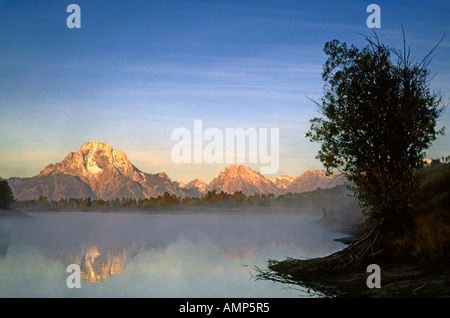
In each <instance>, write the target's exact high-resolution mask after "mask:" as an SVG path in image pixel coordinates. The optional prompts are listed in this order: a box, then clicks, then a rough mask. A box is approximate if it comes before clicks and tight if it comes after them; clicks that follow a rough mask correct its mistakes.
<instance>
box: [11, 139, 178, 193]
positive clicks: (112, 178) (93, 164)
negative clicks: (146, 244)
mask: <svg viewBox="0 0 450 318" xmlns="http://www.w3.org/2000/svg"><path fill="white" fill-rule="evenodd" d="M8 183H9V184H10V186H11V188H12V190H13V193H14V196H15V197H16V199H18V200H31V199H36V198H37V197H39V196H40V195H44V196H46V197H47V198H48V199H50V200H59V199H61V198H71V197H91V199H97V198H102V199H105V200H109V199H114V198H116V197H118V198H122V197H127V198H149V197H154V196H158V195H162V194H164V192H169V193H170V194H175V195H177V196H181V197H183V196H184V192H183V191H182V190H181V189H180V188H179V187H177V186H176V185H175V184H174V183H173V182H172V181H171V180H170V178H169V177H168V176H167V175H166V174H165V173H159V174H149V173H144V172H142V171H140V170H139V169H138V168H136V167H135V166H134V165H133V164H132V163H131V162H130V161H129V160H128V158H127V156H126V154H125V153H124V152H123V151H121V150H115V149H113V148H112V147H111V146H110V145H108V144H106V143H97V142H92V141H90V142H87V143H85V144H84V145H83V146H82V147H81V148H80V150H79V151H78V152H71V153H69V154H68V155H67V156H66V157H65V158H64V160H62V161H61V162H59V163H56V164H50V165H48V166H47V167H46V168H45V169H44V170H43V171H42V172H41V173H40V174H39V175H37V176H35V177H32V178H25V179H21V178H10V179H8Z"/></svg>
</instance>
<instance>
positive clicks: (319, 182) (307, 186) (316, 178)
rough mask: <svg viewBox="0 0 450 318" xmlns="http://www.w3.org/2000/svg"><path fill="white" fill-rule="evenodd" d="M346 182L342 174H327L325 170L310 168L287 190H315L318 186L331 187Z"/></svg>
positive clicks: (298, 191)
mask: <svg viewBox="0 0 450 318" xmlns="http://www.w3.org/2000/svg"><path fill="white" fill-rule="evenodd" d="M345 182H346V179H345V178H344V177H343V176H341V175H331V176H327V175H326V172H325V170H309V171H306V172H305V173H303V174H302V175H300V176H299V177H297V178H295V179H294V180H293V181H292V182H291V183H290V184H289V185H288V186H287V187H286V188H285V192H292V193H301V192H308V191H314V190H316V189H317V188H321V189H329V188H333V187H335V186H338V185H342V184H344V183H345Z"/></svg>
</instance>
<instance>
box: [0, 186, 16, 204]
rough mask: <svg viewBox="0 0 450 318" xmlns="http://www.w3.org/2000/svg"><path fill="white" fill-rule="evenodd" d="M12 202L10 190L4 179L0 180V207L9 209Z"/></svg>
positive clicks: (12, 197)
mask: <svg viewBox="0 0 450 318" xmlns="http://www.w3.org/2000/svg"><path fill="white" fill-rule="evenodd" d="M13 203H14V196H13V193H12V190H11V188H10V186H9V184H8V182H7V181H6V180H0V209H9V208H10V207H11V205H12V204H13Z"/></svg>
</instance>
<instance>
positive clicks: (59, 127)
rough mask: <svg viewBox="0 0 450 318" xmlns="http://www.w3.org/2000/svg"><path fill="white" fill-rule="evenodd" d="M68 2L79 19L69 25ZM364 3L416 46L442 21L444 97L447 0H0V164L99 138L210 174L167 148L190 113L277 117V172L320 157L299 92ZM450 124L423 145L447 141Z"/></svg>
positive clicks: (49, 159) (443, 150)
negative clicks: (175, 159) (173, 155)
mask: <svg viewBox="0 0 450 318" xmlns="http://www.w3.org/2000/svg"><path fill="white" fill-rule="evenodd" d="M71 3H76V4H78V5H79V6H80V8H81V29H69V28H67V26H66V18H67V17H68V15H69V13H66V8H67V6H68V5H69V4H71ZM370 3H376V4H378V5H379V6H380V7H381V29H378V30H377V33H378V35H379V36H380V38H381V40H382V41H383V42H384V43H387V44H390V45H393V46H395V47H398V48H400V47H401V46H402V34H401V25H403V26H404V28H405V32H406V38H407V41H408V43H409V44H410V45H411V50H412V53H413V55H416V56H418V57H422V56H424V54H426V53H427V52H428V50H429V49H431V48H432V47H433V46H434V44H435V43H436V42H437V41H438V40H439V39H440V38H441V36H442V34H443V33H444V32H446V34H447V36H446V37H445V39H444V41H443V42H442V43H441V45H440V47H439V48H438V50H437V55H436V57H435V58H434V60H433V62H432V64H431V69H432V71H433V72H434V73H436V76H435V77H434V79H433V81H432V88H433V89H436V90H441V91H442V92H443V93H444V94H445V95H446V100H447V101H448V100H449V94H450V58H449V57H450V30H449V23H448V18H449V16H450V4H449V2H448V1H426V2H419V1H298V0H296V1H281V0H280V1H261V0H259V1H256V0H255V1H231V0H228V1H225V0H222V1H199V0H184V1H181V0H180V1H170V0H168V1H140V0H129V1H125V0H117V1H82V0H72V1H61V0H59V1H44V0H35V1H20V0H14V1H12V0H0V176H1V177H3V178H7V177H11V176H21V177H25V176H33V175H36V174H37V173H39V172H40V171H41V170H42V169H43V168H44V167H45V166H46V165H47V164H49V163H54V162H59V161H61V160H62V159H63V158H64V157H65V155H66V154H67V153H69V152H70V151H77V150H78V149H79V148H80V147H81V146H82V145H83V143H84V142H86V141H98V142H101V141H104V142H107V143H109V144H111V145H112V146H113V148H115V149H121V150H123V151H125V152H126V153H127V155H128V157H129V159H130V160H131V161H132V162H133V163H134V164H135V165H136V166H137V167H138V168H139V169H141V170H143V171H145V172H149V173H157V172H161V171H165V172H166V173H167V174H168V175H169V177H171V178H172V179H174V180H179V181H184V182H187V181H189V180H191V179H193V178H195V177H200V178H203V179H204V180H206V181H209V180H211V179H212V178H213V177H214V176H216V175H217V173H218V172H219V171H221V170H223V167H224V166H225V164H175V163H173V162H172V161H171V157H170V151H171V148H172V146H173V145H174V142H173V141H171V139H170V135H171V132H172V131H173V130H174V129H175V128H177V127H186V128H188V129H193V121H194V120H195V119H201V120H202V121H203V126H204V128H205V129H206V128H208V127H217V128H219V129H223V130H224V131H225V128H228V127H230V128H239V127H241V128H244V129H246V128H249V127H255V128H258V127H265V128H272V127H274V128H279V129H280V169H279V172H278V173H277V175H280V174H289V175H293V176H298V175H300V174H301V173H303V172H304V171H306V170H308V169H318V168H321V167H322V166H321V164H320V162H319V161H318V160H316V159H314V157H315V155H316V153H317V150H318V149H319V145H318V144H313V143H311V142H309V140H307V139H306V138H305V133H306V131H307V130H308V128H309V120H310V119H311V118H312V117H314V116H317V115H318V114H317V112H316V107H315V105H314V104H313V103H312V102H311V101H310V100H309V99H308V98H307V97H310V98H318V97H320V95H321V92H322V85H323V82H322V79H321V72H322V65H323V63H324V62H325V58H326V57H325V55H324V54H323V52H322V48H323V45H324V44H325V42H326V41H329V40H332V39H335V38H337V39H339V40H341V41H346V42H348V43H354V44H356V45H364V39H363V37H362V36H361V35H360V34H358V33H363V34H366V35H370V34H371V32H372V31H371V30H370V29H369V28H368V27H367V26H366V19H367V17H368V15H369V13H366V7H367V6H368V5H369V4H370ZM441 126H447V127H450V115H449V110H447V112H446V113H445V114H444V115H443V116H442V118H441V120H440V122H439V127H441ZM448 129H450V128H448ZM449 133H450V132H448V133H447V136H444V137H439V139H438V140H436V142H435V144H434V145H433V147H432V148H431V149H430V150H429V151H427V154H428V156H429V157H436V156H447V155H449V154H450V153H449V152H450V141H449V140H450V139H449V137H448V134H449ZM249 166H251V167H253V168H255V170H257V171H258V170H259V168H258V167H259V166H258V165H253V166H252V165H249Z"/></svg>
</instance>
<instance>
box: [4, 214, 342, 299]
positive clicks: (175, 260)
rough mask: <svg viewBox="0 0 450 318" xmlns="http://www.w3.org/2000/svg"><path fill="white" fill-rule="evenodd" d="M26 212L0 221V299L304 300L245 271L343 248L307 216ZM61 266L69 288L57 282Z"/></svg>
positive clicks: (297, 289) (301, 292)
mask: <svg viewBox="0 0 450 318" xmlns="http://www.w3.org/2000/svg"><path fill="white" fill-rule="evenodd" d="M31 215H32V217H30V218H8V217H2V218H0V297H271V298H274V297H314V296H319V295H318V294H311V293H307V291H306V290H305V289H303V288H302V287H301V286H293V285H286V284H280V283H274V282H272V281H260V280H258V281H255V280H254V279H252V274H256V273H255V272H254V270H253V269H252V268H253V266H255V265H256V266H258V267H260V268H266V266H267V261H268V260H269V259H277V260H282V259H285V258H286V257H295V258H307V257H317V256H323V255H327V254H329V253H332V252H334V251H336V250H339V249H342V248H343V247H344V246H343V245H342V244H341V243H338V242H335V241H333V239H335V238H338V237H341V236H342V235H339V234H337V233H332V232H330V231H328V230H327V229H325V228H323V227H320V226H317V225H314V224H311V221H312V220H314V219H316V218H317V215H315V216H314V215H306V214H292V213H290V214H288V213H286V214H283V213H272V214H254V213H247V214H245V213H243V214H232V215H227V214H217V213H214V214H206V213H202V214H153V215H150V214H131V213H130V214H126V213H121V214H117V213H32V214H31ZM69 264H78V265H80V268H81V278H82V283H81V288H79V289H75V288H74V289H69V288H68V287H67V285H66V280H67V277H68V276H69V275H70V273H67V272H66V268H67V266H68V265H69Z"/></svg>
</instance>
